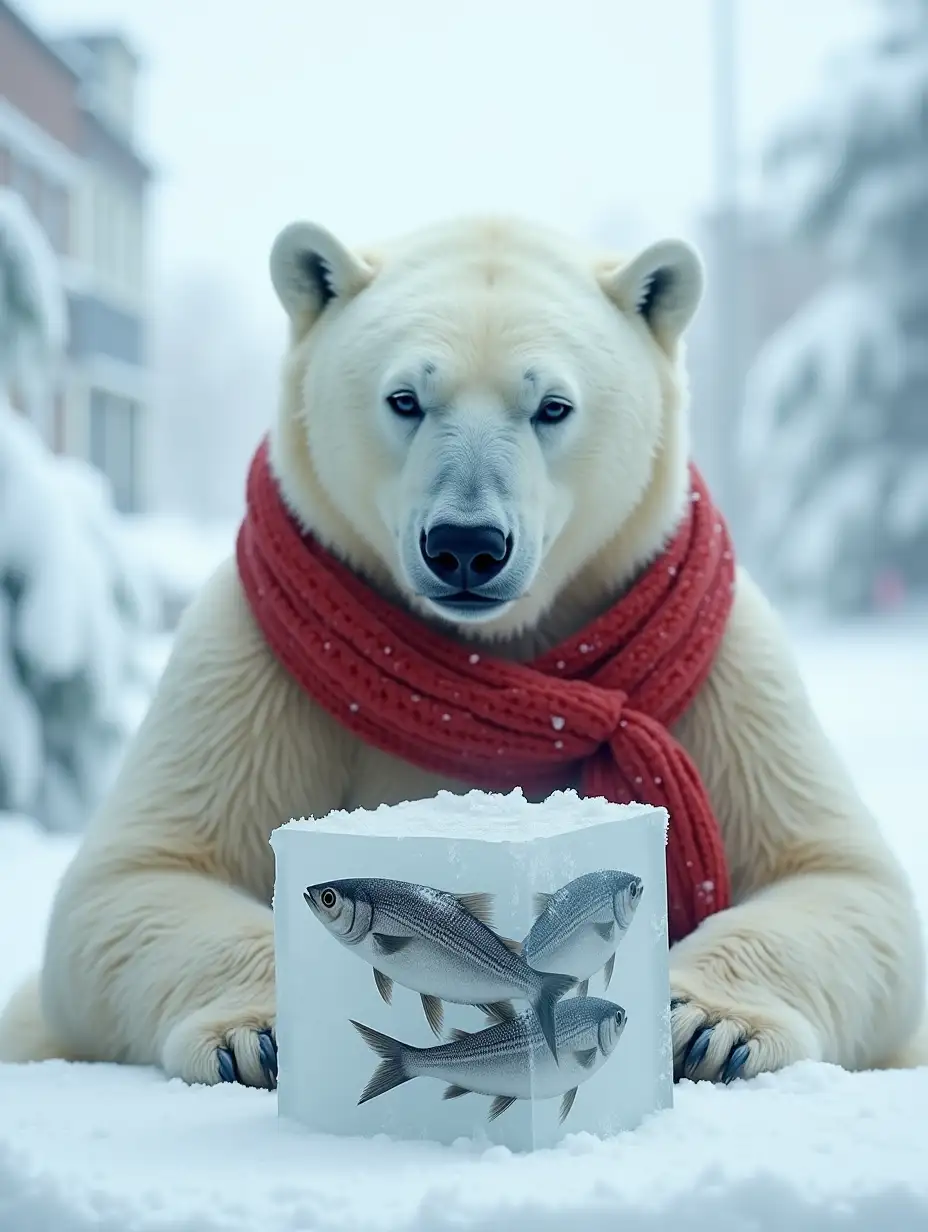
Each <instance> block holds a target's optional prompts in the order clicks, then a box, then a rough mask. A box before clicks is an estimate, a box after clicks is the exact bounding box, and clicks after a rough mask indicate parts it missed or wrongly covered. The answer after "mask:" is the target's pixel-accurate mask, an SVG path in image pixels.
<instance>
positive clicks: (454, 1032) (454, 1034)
mask: <svg viewBox="0 0 928 1232" xmlns="http://www.w3.org/2000/svg"><path fill="white" fill-rule="evenodd" d="M472 1035H473V1032H472V1031H465V1030H464V1028H463V1027H452V1028H451V1030H450V1031H449V1032H448V1039H450V1040H454V1041H455V1042H456V1043H457V1042H458V1041H459V1040H466V1039H470V1037H471V1036H472ZM448 1098H449V1099H450V1098H451V1096H450V1095H449V1096H448Z"/></svg>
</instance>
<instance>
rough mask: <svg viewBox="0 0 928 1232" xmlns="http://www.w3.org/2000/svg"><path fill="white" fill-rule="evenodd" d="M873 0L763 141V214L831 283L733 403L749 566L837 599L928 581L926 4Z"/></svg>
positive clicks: (783, 586)
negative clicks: (818, 259) (810, 97)
mask: <svg viewBox="0 0 928 1232" xmlns="http://www.w3.org/2000/svg"><path fill="white" fill-rule="evenodd" d="M849 3H850V0H849ZM868 4H869V7H870V10H871V13H872V16H873V18H874V21H873V30H872V32H871V34H870V35H869V37H868V38H867V39H866V40H865V41H864V42H863V43H861V45H859V46H858V47H856V48H855V49H854V50H853V51H852V52H850V53H847V54H845V55H844V56H843V57H842V58H841V59H839V60H836V61H835V62H834V64H833V66H832V69H831V71H830V73H829V74H828V76H827V77H826V80H825V81H824V82H823V85H822V90H821V95H820V97H819V98H818V99H816V100H815V101H814V103H813V104H812V105H811V106H809V107H808V109H807V110H806V111H804V113H803V114H801V115H800V116H799V118H798V119H797V120H796V121H795V122H794V123H793V124H792V125H790V126H787V127H786V128H785V129H784V130H783V131H782V132H781V133H780V134H779V136H778V138H777V140H776V141H775V142H774V143H773V145H772V147H771V149H770V150H769V152H768V158H767V169H768V173H769V177H768V187H769V190H770V193H771V200H772V203H773V208H774V210H775V211H777V212H779V214H780V216H781V218H782V219H784V220H785V222H786V225H787V227H788V228H789V229H791V232H792V237H793V241H794V242H795V243H797V244H801V245H806V246H812V245H815V246H818V247H819V248H820V249H821V250H823V251H824V252H825V253H826V254H827V257H828V259H829V264H830V265H831V267H832V268H833V269H834V271H835V278H834V282H833V283H832V285H830V286H828V287H826V288H825V290H824V291H823V292H822V293H821V295H820V296H819V297H818V298H817V299H816V300H815V301H814V302H813V303H811V304H809V305H808V307H807V308H806V309H804V310H803V311H801V312H800V313H799V314H798V315H797V316H796V317H794V318H793V320H791V321H790V322H789V323H788V324H787V325H786V326H785V327H784V328H783V329H782V330H781V331H780V332H779V333H778V334H776V335H775V336H774V337H773V338H772V339H771V340H770V341H769V342H768V344H767V346H766V347H765V348H764V349H763V351H762V352H761V354H760V355H759V356H758V358H757V361H756V363H755V365H754V368H753V371H752V372H751V374H750V378H749V381H748V388H747V391H746V399H745V415H744V433H745V435H744V445H745V465H746V470H747V472H748V478H749V481H752V482H753V483H754V486H755V488H756V489H757V491H758V492H759V493H763V499H760V498H759V499H758V501H757V503H756V507H755V517H754V524H753V542H752V548H753V555H754V558H755V561H756V565H757V568H758V570H759V571H760V572H761V573H765V580H766V581H767V583H768V585H770V586H771V587H772V588H773V589H774V590H776V591H777V592H778V593H780V594H786V595H787V596H789V597H792V598H804V599H806V600H809V599H811V600H813V601H814V602H815V603H816V604H817V605H818V606H819V607H824V608H826V609H830V610H832V611H844V612H849V611H860V610H863V609H866V608H868V607H870V606H872V604H873V603H874V601H875V600H876V599H877V598H878V595H879V592H880V590H881V587H882V586H883V585H884V584H885V583H887V582H892V583H893V584H894V585H895V586H896V587H897V588H898V589H905V590H907V591H909V592H916V591H926V590H928V0H868ZM749 490H750V489H749Z"/></svg>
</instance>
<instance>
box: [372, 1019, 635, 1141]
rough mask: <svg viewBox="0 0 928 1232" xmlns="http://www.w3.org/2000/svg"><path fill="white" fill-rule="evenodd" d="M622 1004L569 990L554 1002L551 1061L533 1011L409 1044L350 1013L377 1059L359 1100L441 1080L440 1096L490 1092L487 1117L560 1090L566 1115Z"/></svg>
mask: <svg viewBox="0 0 928 1232" xmlns="http://www.w3.org/2000/svg"><path fill="white" fill-rule="evenodd" d="M625 1021H626V1015H625V1010H624V1009H623V1008H622V1007H621V1006H620V1005H616V1004H615V1003H614V1002H613V1001H602V1000H600V999H599V998H598V997H570V998H568V999H567V1000H566V1001H559V1002H558V1004H557V1006H556V1008H555V1031H556V1033H557V1046H558V1057H559V1060H558V1061H554V1060H553V1059H552V1056H551V1051H550V1049H549V1047H548V1045H547V1042H546V1040H545V1038H544V1036H543V1035H542V1032H541V1028H540V1026H539V1023H538V1019H537V1018H536V1016H535V1014H534V1013H533V1011H532V1010H526V1011H525V1013H523V1014H520V1015H519V1016H518V1018H510V1019H507V1020H506V1021H505V1022H500V1023H497V1024H495V1025H494V1026H492V1027H487V1028H485V1029H484V1030H483V1031H475V1032H474V1033H473V1034H470V1033H468V1032H467V1031H457V1030H456V1031H453V1032H452V1036H453V1042H452V1043H450V1044H439V1045H438V1046H437V1047H434V1048H414V1047H413V1046H412V1045H411V1044H404V1043H402V1042H401V1041H400V1040H395V1039H391V1037H390V1036H389V1035H383V1034H382V1033H381V1032H380V1031H375V1030H374V1029H373V1028H372V1027H366V1026H364V1025H363V1024H362V1023H360V1022H355V1021H354V1019H350V1022H351V1025H352V1026H353V1027H354V1028H355V1029H356V1030H357V1031H358V1032H359V1034H360V1035H361V1037H362V1039H363V1040H364V1042H365V1043H366V1044H368V1045H369V1046H370V1047H371V1048H372V1049H373V1050H374V1052H376V1053H377V1055H378V1056H379V1057H382V1058H383V1059H382V1061H381V1063H380V1065H379V1066H378V1067H377V1069H376V1070H375V1071H374V1074H373V1076H372V1078H371V1080H370V1082H368V1084H367V1086H366V1087H365V1088H364V1090H363V1091H362V1093H361V1098H360V1099H359V1100H358V1103H359V1104H364V1103H366V1102H367V1101H368V1100H369V1099H375V1098H376V1097H377V1096H378V1095H383V1094H384V1093H385V1092H386V1091H392V1090H393V1088H394V1087H398V1086H402V1084H403V1083H404V1082H409V1081H411V1080H412V1079H413V1078H438V1079H440V1080H441V1081H442V1082H446V1083H448V1086H447V1087H446V1088H445V1091H444V1094H443V1096H442V1098H443V1099H457V1098H458V1097H459V1096H461V1095H469V1094H471V1092H477V1093H479V1094H482V1095H492V1096H493V1097H494V1099H493V1103H492V1104H491V1105H490V1112H489V1117H488V1119H489V1120H491V1121H493V1120H495V1119H496V1117H498V1116H500V1115H502V1113H504V1112H505V1111H506V1109H507V1108H510V1107H512V1105H513V1104H514V1103H515V1102H516V1100H517V1099H552V1098H554V1097H555V1096H558V1095H560V1096H562V1099H561V1109H560V1121H561V1123H563V1122H564V1120H565V1119H566V1118H567V1116H568V1114H569V1112H570V1110H571V1108H572V1107H573V1104H574V1099H575V1098H576V1095H577V1088H578V1087H579V1086H580V1084H581V1083H583V1082H586V1081H587V1080H588V1079H590V1078H592V1076H593V1075H594V1074H595V1073H596V1072H597V1070H599V1069H601V1068H602V1066H603V1065H604V1064H605V1063H606V1061H607V1060H608V1059H609V1057H610V1055H611V1054H612V1052H613V1050H614V1049H615V1046H616V1044H617V1043H618V1042H619V1038H620V1037H621V1035H622V1032H623V1031H624V1030H625Z"/></svg>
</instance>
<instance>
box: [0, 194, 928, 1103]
mask: <svg viewBox="0 0 928 1232" xmlns="http://www.w3.org/2000/svg"><path fill="white" fill-rule="evenodd" d="M271 275H272V280H273V284H274V287H275V288H276V291H277V294H278V297H279V299H280V301H281V303H282V305H283V308H284V309H285V311H286V313H287V314H288V316H289V321H290V345H289V347H288V350H287V354H286V357H285V362H284V366H283V376H282V388H281V395H280V402H279V410H278V413H277V416H276V420H275V421H274V423H273V425H272V428H271V431H270V457H271V461H272V466H273V472H274V475H275V477H276V482H277V483H278V485H279V488H280V491H281V493H282V494H283V496H284V498H285V500H286V502H287V505H288V506H289V508H290V510H292V511H293V513H294V515H295V516H296V517H297V518H298V519H299V521H300V523H301V524H302V526H303V527H305V528H306V529H307V530H309V531H310V532H311V533H312V535H313V536H314V537H315V539H316V540H317V541H318V542H319V543H320V544H322V545H323V546H324V547H325V548H327V549H329V550H330V551H331V553H332V554H333V555H335V556H337V557H338V558H340V560H341V561H342V562H344V563H345V564H346V565H347V566H348V568H349V569H350V570H352V571H354V573H355V574H356V575H357V576H359V577H361V578H364V579H365V580H366V582H367V584H368V585H369V586H370V587H372V588H373V589H374V590H375V591H377V592H378V593H381V594H384V595H388V596H390V597H391V598H393V599H394V600H395V601H396V602H397V603H399V604H405V605H406V606H407V608H408V609H409V610H411V611H413V612H415V613H416V614H417V615H418V617H419V618H420V619H421V620H422V622H423V627H425V626H426V625H429V626H430V627H431V624H432V623H434V622H439V623H440V624H441V625H442V627H443V628H444V629H445V630H446V631H448V632H450V633H451V634H452V635H453V636H454V637H456V638H460V639H466V640H468V641H469V642H470V644H472V645H479V646H484V647H487V648H488V653H489V652H492V654H493V655H495V656H498V657H499V658H502V659H509V660H516V661H524V660H528V659H531V658H532V657H533V656H535V655H537V654H538V653H539V652H540V651H541V650H544V649H546V648H549V647H551V646H553V645H555V644H558V643H559V642H560V641H561V640H562V639H563V638H565V637H567V636H568V635H570V634H572V633H574V632H576V631H577V630H579V629H580V628H581V627H582V626H583V625H584V624H585V623H586V622H589V621H590V620H591V619H593V618H594V617H596V615H597V614H598V613H599V612H601V611H602V610H603V609H605V608H608V607H609V605H610V604H611V603H612V602H613V601H614V599H615V597H616V596H617V595H620V594H622V593H623V592H624V591H625V590H626V589H627V588H628V587H629V586H632V585H634V579H635V577H636V576H637V575H638V574H639V572H640V570H641V569H642V568H643V567H644V566H645V565H646V564H647V562H649V561H651V560H652V559H653V558H654V557H655V555H656V554H657V553H658V552H660V551H661V550H662V547H663V545H664V544H666V542H667V541H668V539H669V537H670V536H672V535H673V533H674V530H675V528H676V527H677V526H678V525H679V524H680V522H681V519H682V518H683V516H684V510H685V508H686V505H687V501H688V499H689V496H688V493H689V488H688V477H687V475H688V471H687V467H688V418H687V396H686V376H685V363H684V343H683V335H684V332H685V330H686V327H687V326H688V324H689V322H690V320H691V319H692V317H693V314H694V312H695V311H696V309H697V306H698V303H699V301H700V298H701V294H702V287H703V272H702V266H701V262H700V258H699V256H698V254H697V253H696V252H695V251H694V250H693V249H692V248H691V247H690V246H689V245H688V244H686V243H684V242H683V241H679V240H666V241H662V242H659V243H656V244H654V245H652V246H650V247H648V248H647V249H646V250H645V251H643V252H641V253H640V254H639V255H638V256H636V257H635V258H634V259H631V260H624V259H620V258H617V257H616V258H613V257H609V256H604V255H602V254H598V253H595V252H589V251H587V250H586V248H585V247H584V246H582V245H581V244H579V243H576V242H573V241H571V240H568V239H567V238H565V237H563V236H561V235H559V234H555V233H552V232H550V231H548V230H547V229H545V228H542V227H539V226H535V225H531V224H528V223H525V222H520V221H514V220H510V219H500V218H496V219H493V218H490V219H485V218H484V219H479V218H478V219H464V220H458V221H453V222H450V223H446V224H443V225H437V226H434V227H432V228H430V229H426V230H421V231H418V232H416V233H415V234H412V235H410V236H406V237H404V238H401V239H399V240H395V241H392V242H390V243H387V244H384V245H381V246H379V247H378V248H376V249H372V250H371V251H369V252H364V253H360V252H355V251H352V250H350V249H349V248H348V247H346V246H345V245H343V244H342V243H340V242H339V241H338V240H337V239H336V238H335V237H334V236H333V235H332V234H330V233H329V232H327V231H326V230H324V229H323V228H321V227H318V226H315V225H311V224H308V223H294V224H292V225H290V226H288V227H287V228H285V229H284V231H283V232H282V233H281V234H280V236H279V237H278V238H277V240H276V242H275V244H274V246H273V249H272V254H271ZM411 425H412V426H411ZM413 427H414V428H415V430H413ZM429 521H430V524H436V523H440V524H442V525H451V526H455V525H457V526H458V528H459V529H460V527H461V526H462V525H463V526H464V528H465V530H466V529H467V528H468V527H469V528H470V529H471V530H473V528H474V527H475V526H478V528H479V527H483V528H484V530H485V529H486V527H487V526H488V525H489V526H490V528H491V530H492V528H493V527H497V528H498V527H500V526H502V527H503V528H505V527H507V526H508V527H510V528H511V527H516V528H518V530H519V534H518V536H517V542H516V544H515V547H512V545H509V547H506V548H505V550H502V549H500V550H496V548H494V545H493V544H490V545H489V546H488V544H487V543H482V544H477V545H476V546H475V545H474V544H468V543H465V544H464V548H463V555H462V550H461V549H460V545H458V547H457V548H456V547H455V546H454V545H451V555H452V556H454V553H455V551H457V552H458V557H459V558H461V559H465V565H466V563H467V561H468V560H471V561H472V560H473V559H474V552H476V553H477V554H479V553H481V552H482V553H483V555H484V557H487V555H489V557H492V558H493V559H494V560H497V561H499V560H502V559H503V558H504V557H505V558H506V562H507V567H506V569H505V570H504V571H503V573H502V574H500V577H499V580H498V584H497V586H496V590H495V592H494V595H493V601H492V602H490V603H486V604H483V605H482V606H481V605H475V604H470V605H469V604H468V603H466V602H465V603H460V602H458V603H455V602H451V603H445V602H441V601H440V600H439V599H438V598H435V597H434V596H433V597H430V595H429V585H428V576H427V574H428V567H427V566H428V562H427V561H426V563H425V565H423V559H422V555H421V552H422V539H421V528H422V527H423V526H424V525H425V524H426V522H429ZM498 537H499V535H498ZM497 546H498V545H497ZM510 547H511V548H512V550H511V552H510ZM469 553H470V555H469ZM510 555H511V556H512V559H511V560H509V556H510ZM458 563H460V562H458ZM423 571H424V573H423ZM495 572H496V573H499V570H498V569H497V570H495ZM424 575H425V576H424ZM465 590H466V587H465ZM461 593H462V594H463V593H464V591H461ZM674 735H675V737H676V739H677V740H678V741H679V743H680V744H681V745H682V746H683V748H684V749H685V750H686V751H687V752H688V754H689V756H690V757H691V758H692V760H693V762H694V763H695V765H696V767H697V769H698V772H699V775H701V778H702V781H703V783H704V785H705V789H706V791H707V793H708V796H709V798H710V799H711V802H712V806H713V808H714V811H715V814H716V815H717V818H718V823H719V827H720V829H721V834H722V839H723V842H724V850H725V855H726V857H727V862H728V867H729V870H730V878H731V900H732V901H731V905H730V906H729V907H728V908H727V909H725V910H721V911H717V912H715V913H714V914H711V915H709V916H708V918H706V919H705V920H704V921H703V922H702V923H701V924H700V925H699V926H698V927H697V928H696V929H695V931H693V932H691V933H690V934H689V935H688V936H686V937H685V938H683V939H682V940H680V941H679V942H678V943H677V944H676V945H674V946H673V948H672V951H671V972H672V996H673V1001H672V1029H673V1044H674V1061H675V1072H676V1076H677V1077H678V1078H679V1077H681V1076H686V1077H689V1078H693V1079H697V1080H698V1079H707V1080H726V1081H727V1080H728V1079H730V1078H731V1077H733V1076H738V1075H740V1076H743V1077H747V1078H749V1077H751V1076H753V1075H756V1074H759V1073H761V1072H762V1071H770V1070H776V1069H778V1068H780V1067H783V1066H787V1065H789V1064H791V1063H793V1062H797V1061H800V1060H803V1059H816V1060H822V1061H828V1062H833V1063H836V1064H839V1065H842V1066H845V1067H847V1068H850V1069H861V1068H866V1067H877V1066H889V1065H900V1064H906V1063H914V1061H915V1060H920V1059H921V1054H917V1051H916V1044H915V1041H916V1038H917V1033H918V1030H919V1024H920V1021H921V1017H922V1010H923V1004H924V982H925V976H924V956H923V949H922V946H923V942H922V930H921V926H920V921H919V918H918V915H917V912H916V908H915V906H914V902H913V895H912V893H911V890H910V887H909V885H908V883H907V879H906V876H905V874H904V872H903V870H902V869H901V868H900V866H899V864H898V863H897V861H896V860H895V858H894V857H893V855H892V854H891V853H890V851H889V850H888V848H887V846H886V844H885V843H884V841H883V838H882V837H881V835H880V832H879V829H878V827H877V825H876V823H875V821H874V819H873V818H872V817H871V815H870V814H869V813H868V811H867V809H866V808H865V806H864V805H863V803H862V802H861V800H860V798H859V797H858V795H857V793H856V791H855V789H854V786H853V784H852V782H851V780H850V778H849V776H848V773H847V771H846V770H845V768H844V767H843V766H842V764H841V763H840V761H839V758H838V757H837V755H836V753H835V751H834V750H833V749H832V748H831V747H830V745H829V742H828V740H827V739H826V736H825V735H824V733H823V731H822V729H821V727H820V726H819V723H818V722H817V720H816V718H815V716H814V714H813V712H812V709H811V707H810V703H809V700H808V698H807V696H806V693H805V691H804V689H803V685H802V682H801V680H800V677H799V675H798V672H797V666H796V663H795V661H794V658H793V656H792V654H791V652H790V649H789V646H788V642H787V638H786V636H785V633H784V630H783V628H782V627H781V624H780V622H779V621H778V619H777V617H776V615H775V614H774V612H773V611H772V610H771V607H770V606H769V604H768V603H767V601H766V600H765V598H764V597H763V595H762V594H761V593H760V592H759V590H758V588H757V587H756V585H755V584H754V583H753V582H752V580H751V578H750V577H749V576H748V574H747V573H746V572H745V571H744V570H743V569H739V570H738V572H737V580H736V584H735V594H734V601H733V604H732V606H731V610H730V613H729V614H728V616H727V624H726V626H725V628H724V635H723V636H722V638H721V642H720V644H719V646H718V649H717V652H716V653H715V657H714V660H713V662H712V665H711V670H710V671H709V675H708V678H707V679H706V681H705V683H704V685H703V686H702V687H701V688H700V689H699V691H698V693H697V694H696V696H695V697H694V698H693V699H692V701H691V702H690V704H689V706H688V708H687V709H686V712H685V713H684V714H683V716H682V717H681V718H680V720H679V722H677V723H676V724H675V728H674ZM565 785H567V784H565ZM471 786H472V784H471V783H464V782H459V781H455V780H454V779H453V778H450V777H448V776H445V775H441V774H436V773H432V772H426V771H423V770H422V769H419V768H417V767H416V766H414V765H412V764H410V763H408V762H406V761H404V760H402V759H400V758H399V757H397V756H395V755H392V754H389V753H386V752H384V751H382V750H381V749H378V748H375V747H372V746H371V745H370V744H368V743H365V742H364V741H363V740H361V739H360V738H359V737H358V736H357V735H355V734H352V732H351V731H350V730H349V729H348V727H347V726H345V725H344V724H342V723H341V722H339V721H338V720H337V719H336V718H334V717H333V716H332V715H331V714H330V713H329V712H328V711H327V710H326V709H324V708H323V707H321V706H320V705H319V704H318V703H317V702H316V701H314V700H312V699H311V698H310V696H309V695H308V694H307V692H305V691H304V690H303V689H302V688H301V687H299V686H298V685H297V683H296V682H295V680H294V678H293V677H292V675H291V674H290V673H288V671H286V670H285V669H284V667H283V666H282V665H281V663H280V661H279V659H278V657H276V656H275V655H274V654H272V653H271V650H270V648H269V646H268V644H267V642H266V640H265V638H264V637H263V636H262V633H261V632H260V630H259V628H258V625H257V624H256V621H255V619H254V617H253V614H252V611H251V609H250V608H249V606H248V604H247V602H246V599H245V596H244V593H243V587H242V582H241V578H240V575H239V572H238V570H237V568H236V563H235V560H234V559H230V560H229V561H227V562H226V563H224V564H223V565H222V566H221V567H220V568H219V569H218V570H217V571H216V573H215V574H214V575H213V576H212V577H211V579H210V580H209V581H208V582H207V584H206V585H205V587H204V588H203V590H202V592H201V593H200V594H199V596H198V597H197V598H196V600H195V601H194V602H193V604H192V605H191V606H190V608H189V609H188V611H187V612H186V613H185V615H184V617H183V620H182V622H181V625H180V628H179V630H178V634H177V638H176V642H175V645H174V648H173V652H172V655H171V658H170V661H169V663H168V665H167V667H166V670H165V672H164V675H163V678H162V679H161V682H160V686H159V688H158V690H157V694H156V696H155V697H154V699H153V701H152V704H151V706H150V709H149V711H148V714H147V716H146V718H145V719H144V721H143V723H142V725H141V727H140V729H139V731H138V733H137V735H136V737H135V739H134V741H133V743H132V745H131V747H130V748H129V750H128V752H127V755H126V756H125V759H124V762H123V764H122V767H121V771H120V773H119V776H118V779H117V781H116V782H115V785H114V786H113V788H112V790H111V791H110V793H109V795H108V798H107V799H106V800H105V802H104V803H103V805H102V807H101V808H100V809H99V811H98V812H97V814H96V816H95V817H94V818H93V819H92V821H91V823H90V825H89V828H88V829H87V832H86V835H85V837H84V839H83V842H82V844H81V847H80V849H79V851H78V853H77V855H76V858H75V859H74V861H73V863H72V865H71V867H70V868H69V869H68V871H67V873H66V875H65V877H64V879H63V882H62V884H61V886H60V889H59V892H58V894H57V898H56V901H55V904H54V908H53V912H52V916H51V921H50V926H49V931H48V937H47V944H46V950H45V956H44V964H43V967H42V971H41V974H40V975H38V976H36V977H34V978H33V979H31V980H30V981H28V982H27V983H26V984H25V985H24V986H23V987H22V988H21V989H20V990H19V991H18V992H17V993H16V994H15V995H14V997H13V999H12V1001H11V1002H10V1004H9V1005H8V1006H7V1008H6V1011H5V1013H4V1015H3V1018H2V1022H0V1058H6V1059H11V1060H29V1059H41V1058H45V1057H54V1056H58V1057H65V1058H74V1059H83V1060H101V1061H118V1062H125V1063H134V1064H151V1065H155V1066H160V1067H161V1069H162V1070H163V1071H164V1072H165V1073H166V1074H168V1075H172V1076H179V1077H180V1078H182V1079H184V1080H186V1081H187V1082H190V1083H207V1084H210V1083H217V1082H220V1081H240V1082H242V1083H245V1084H249V1085H254V1086H273V1085H274V1082H275V1076H276V1046H275V1043H274V1024H275V988H274V946H273V934H272V917H271V909H270V900H271V894H272V888H273V875H274V874H273V863H272V853H271V848H270V846H269V843H268V837H269V834H270V832H271V831H272V830H273V829H274V828H275V827H276V826H278V825H279V824H281V823H282V822H283V821H285V820H287V819H288V818H290V817H291V816H294V815H295V816H301V815H315V816H322V815H324V814H326V813H327V812H329V811H330V810H332V809H338V808H352V807H365V808H371V807H376V806H377V805H379V804H381V803H387V804H391V803H396V802H399V801H402V800H407V799H418V798H425V797H430V796H432V795H434V794H435V793H436V791H438V790H439V789H448V790H451V791H455V792H459V791H464V790H467V789H469V788H470V787H471Z"/></svg>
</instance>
